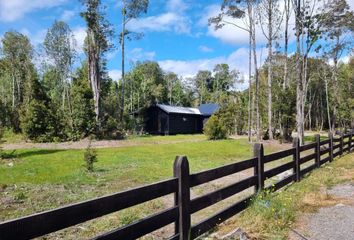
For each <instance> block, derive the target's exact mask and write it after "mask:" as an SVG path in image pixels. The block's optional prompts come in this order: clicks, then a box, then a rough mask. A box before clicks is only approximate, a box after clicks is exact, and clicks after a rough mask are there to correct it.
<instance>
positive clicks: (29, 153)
mask: <svg viewBox="0 0 354 240" xmlns="http://www.w3.org/2000/svg"><path fill="white" fill-rule="evenodd" d="M62 151H65V150H62V149H38V150H28V151H24V152H16V150H13V151H12V152H10V153H5V158H24V157H32V156H37V155H46V154H53V153H57V152H62Z"/></svg>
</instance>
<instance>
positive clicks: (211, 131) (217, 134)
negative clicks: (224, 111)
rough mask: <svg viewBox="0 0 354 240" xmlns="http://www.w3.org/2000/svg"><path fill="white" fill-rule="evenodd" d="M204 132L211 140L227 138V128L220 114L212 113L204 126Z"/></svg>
mask: <svg viewBox="0 0 354 240" xmlns="http://www.w3.org/2000/svg"><path fill="white" fill-rule="evenodd" d="M204 134H205V135H207V137H208V139H210V140H218V139H226V138H227V137H228V134H227V128H226V127H225V124H224V123H223V121H222V120H221V118H220V117H219V115H218V114H214V115H212V116H211V117H210V118H209V120H208V121H207V122H206V124H205V126H204Z"/></svg>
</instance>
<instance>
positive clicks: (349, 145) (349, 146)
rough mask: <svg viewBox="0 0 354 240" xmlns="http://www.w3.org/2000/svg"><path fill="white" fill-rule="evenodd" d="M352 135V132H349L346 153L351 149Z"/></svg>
mask: <svg viewBox="0 0 354 240" xmlns="http://www.w3.org/2000/svg"><path fill="white" fill-rule="evenodd" d="M352 137H353V132H350V134H349V143H348V153H350V152H351V150H352Z"/></svg>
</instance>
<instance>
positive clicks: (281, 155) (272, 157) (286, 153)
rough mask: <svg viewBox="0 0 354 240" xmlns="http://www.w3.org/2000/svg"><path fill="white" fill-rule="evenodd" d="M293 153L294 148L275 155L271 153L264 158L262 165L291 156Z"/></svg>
mask: <svg viewBox="0 0 354 240" xmlns="http://www.w3.org/2000/svg"><path fill="white" fill-rule="evenodd" d="M294 152H295V148H290V149H287V150H284V151H280V152H275V153H271V154H269V155H265V156H264V163H269V162H273V161H276V160H279V159H282V158H285V157H288V156H291V155H293V154H294Z"/></svg>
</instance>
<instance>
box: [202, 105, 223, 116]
mask: <svg viewBox="0 0 354 240" xmlns="http://www.w3.org/2000/svg"><path fill="white" fill-rule="evenodd" d="M218 109H219V105H218V104H215V103H206V104H201V105H200V106H199V111H200V113H201V114H202V115H203V116H211V115H213V114H214V113H215V112H216V111H217V110H218Z"/></svg>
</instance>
